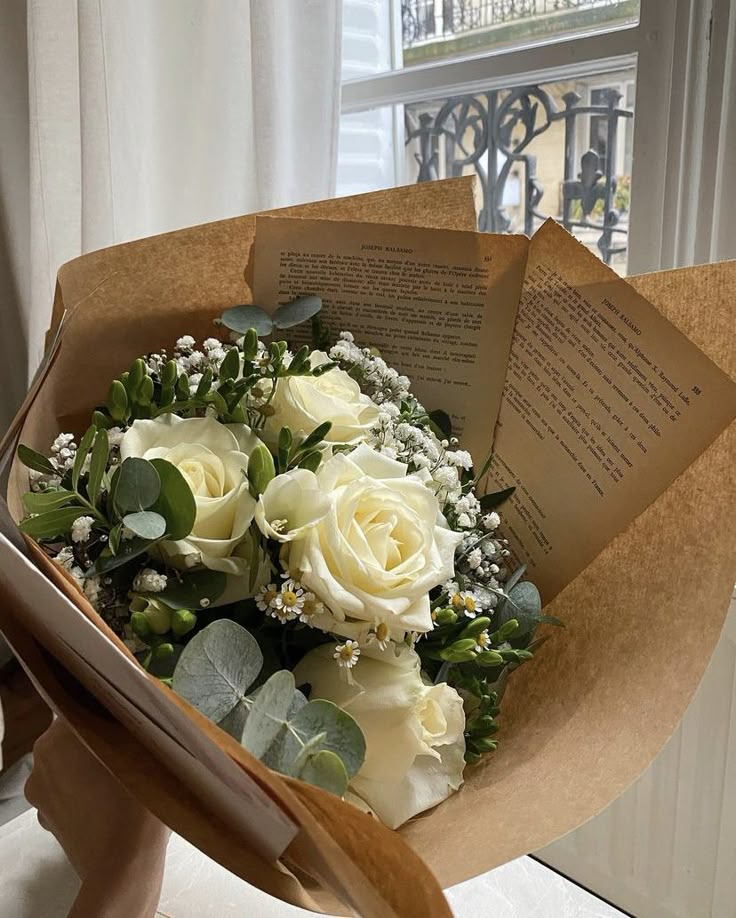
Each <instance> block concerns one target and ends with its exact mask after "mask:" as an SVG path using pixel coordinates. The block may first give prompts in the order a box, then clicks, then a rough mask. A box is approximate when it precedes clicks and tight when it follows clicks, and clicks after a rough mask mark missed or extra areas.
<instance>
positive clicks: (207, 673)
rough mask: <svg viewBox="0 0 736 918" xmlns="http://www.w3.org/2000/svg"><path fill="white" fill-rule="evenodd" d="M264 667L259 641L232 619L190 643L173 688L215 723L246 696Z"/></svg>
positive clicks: (185, 649)
mask: <svg viewBox="0 0 736 918" xmlns="http://www.w3.org/2000/svg"><path fill="white" fill-rule="evenodd" d="M262 666H263V654H262V653H261V649H260V647H259V646H258V641H256V639H255V638H254V637H253V635H251V634H250V632H248V631H246V630H245V628H242V627H241V626H240V625H238V624H236V623H235V622H233V621H230V620H229V619H224V618H223V619H219V620H218V621H215V622H212V624H211V625H208V626H207V627H206V628H204V629H203V630H202V631H200V632H199V634H196V635H195V636H194V637H193V638H192V639H191V641H190V642H189V643H188V644H187V646H186V647H185V648H184V651H183V652H182V655H181V657H180V658H179V663H178V664H177V667H176V669H175V670H174V679H173V689H174V691H175V692H176V693H177V694H179V695H181V696H182V698H185V699H186V700H187V701H189V702H190V703H191V704H193V705H194V707H195V708H198V709H199V710H200V711H201V712H202V713H203V714H204V715H205V716H206V717H209V718H210V719H211V720H214V721H215V723H217V722H218V721H221V720H222V719H223V718H224V717H226V716H227V715H228V714H229V713H230V712H231V711H232V710H233V708H234V707H235V706H236V705H237V704H239V703H240V702H241V701H242V700H243V698H244V697H245V693H246V691H247V690H248V688H249V687H250V685H251V684H252V683H253V681H254V680H255V678H256V677H257V675H258V673H259V672H260V671H261V667H262Z"/></svg>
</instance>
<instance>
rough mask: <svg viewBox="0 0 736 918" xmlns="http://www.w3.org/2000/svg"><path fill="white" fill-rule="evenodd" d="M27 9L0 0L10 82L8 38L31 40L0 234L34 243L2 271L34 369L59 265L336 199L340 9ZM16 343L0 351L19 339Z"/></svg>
mask: <svg viewBox="0 0 736 918" xmlns="http://www.w3.org/2000/svg"><path fill="white" fill-rule="evenodd" d="M23 5H24V4H23V2H22V0H0V32H3V31H4V30H5V29H6V28H7V29H8V30H14V31H15V34H14V35H13V36H12V37H11V36H10V32H9V31H8V32H6V33H5V34H6V37H7V38H8V41H7V46H8V50H11V46H14V54H15V63H16V67H15V70H14V74H13V75H14V77H15V78H17V76H18V74H17V70H18V65H19V64H20V51H19V49H18V42H19V41H20V42H22V41H23V40H24V39H27V49H28V57H27V63H28V82H27V94H26V98H24V99H22V100H21V102H20V103H19V104H15V105H13V106H12V111H11V100H8V99H7V97H6V98H5V100H4V102H3V103H2V108H0V127H3V128H4V125H5V118H6V117H7V118H10V117H11V115H12V118H13V122H14V123H13V125H8V127H12V128H13V136H12V137H11V136H10V135H9V134H8V135H6V138H5V140H4V141H0V144H5V143H7V144H12V152H13V153H14V154H16V159H18V160H20V159H21V158H22V157H18V156H17V153H18V150H19V149H21V147H22V144H23V142H24V138H23V136H22V132H23V129H24V128H25V130H26V132H27V142H28V147H27V150H28V157H29V159H30V170H28V169H27V167H25V166H24V164H23V163H21V162H20V161H19V162H18V163H17V164H16V169H15V175H13V176H9V175H8V172H7V168H6V171H5V173H2V172H1V171H0V195H2V196H6V192H7V193H10V191H12V192H13V193H14V194H17V193H18V191H19V183H20V184H21V185H25V187H26V188H27V186H28V184H29V185H30V205H29V208H30V209H29V212H28V214H24V213H23V210H24V209H23V206H21V205H19V206H18V207H16V208H15V209H14V211H13V213H11V214H10V215H8V208H5V214H6V216H5V220H4V223H5V226H4V227H0V228H4V229H5V234H6V236H7V237H12V239H13V240H14V243H15V244H16V246H20V248H21V249H22V247H23V245H25V244H27V245H28V247H29V248H28V252H27V253H25V252H23V251H20V252H19V253H18V254H17V257H16V258H15V259H13V260H12V261H13V263H12V264H11V265H10V270H11V271H12V272H13V273H14V275H15V276H14V277H13V281H14V283H13V286H14V288H15V289H14V291H13V293H14V296H15V298H16V300H19V301H20V307H19V311H20V322H19V323H18V324H19V325H20V326H21V328H22V332H23V333H24V335H25V338H26V344H27V349H28V357H29V359H28V369H29V371H31V372H32V371H33V368H34V366H35V364H36V363H37V361H38V359H39V357H40V355H41V350H42V346H43V333H44V331H45V329H46V324H47V319H48V315H49V309H50V304H51V300H52V297H53V290H54V280H55V275H56V271H57V269H58V267H59V265H60V264H62V263H63V262H64V261H67V260H68V259H70V258H74V257H75V256H77V255H79V254H81V253H83V252H86V251H90V250H92V249H96V248H100V247H103V246H107V245H111V244H113V243H116V242H122V241H125V240H128V239H133V238H136V237H140V236H147V235H151V234H154V233H160V232H164V231H167V230H171V229H176V228H179V227H181V226H186V225H192V224H196V223H202V222H206V221H209V220H216V219H219V218H222V217H228V216H233V215H236V214H239V213H244V212H248V211H252V210H256V209H261V208H267V207H273V206H278V205H281V204H290V203H297V202H299V201H306V200H312V199H318V198H324V197H328V196H329V195H330V194H332V193H333V192H334V175H335V167H336V152H337V130H338V119H339V96H340V36H341V9H342V2H341V0H299V2H294V0H153V2H142V0H53V2H48V0H27V4H26V5H27V20H26V21H24V18H25V17H22V16H21V15H19V9H20V8H21V7H22V6H23ZM26 28H27V33H26V35H25V36H23V35H21V34H20V32H21V30H23V31H26ZM3 47H4V42H3V43H0V51H2V49H3ZM6 68H8V69H10V62H9V60H8V59H6V61H5V64H2V63H0V76H5V73H4V71H5V69H6ZM16 81H17V80H16ZM7 85H8V84H7V82H6V83H4V87H5V86H7ZM10 89H15V90H16V95H18V94H20V95H21V96H22V95H23V90H24V87H22V86H20V87H13V86H11V87H10ZM5 91H6V90H5V88H4V90H3V93H5ZM26 99H27V101H26ZM21 109H25V110H27V122H26V125H22V124H21V119H22V116H23V114H24V113H25V112H24V111H21ZM2 116H5V117H2ZM2 152H3V147H2V146H0V153H2ZM0 169H1V167H0ZM24 171H25V174H23V173H24ZM3 177H4V179H5V181H3ZM4 189H5V190H4ZM0 204H2V201H0ZM2 214H3V208H2V207H0V217H2ZM29 227H30V229H29ZM28 236H30V239H28V238H27V237H28ZM19 237H20V238H19ZM0 246H2V240H1V239H0ZM1 269H2V265H1V264H0V270H1ZM26 272H27V274H28V276H29V279H30V281H29V282H28V278H26V277H21V278H18V277H17V275H18V274H19V273H21V274H24V273H26ZM13 337H15V338H16V340H8V338H7V337H6V339H5V340H4V341H2V342H0V348H3V349H5V348H15V349H18V348H21V347H22V344H21V342H19V341H18V340H17V335H14V336H13ZM4 363H5V361H3V364H4ZM14 368H15V378H14V380H13V383H14V385H15V388H17V363H16V365H14ZM1 382H2V379H1V377H0V383H1ZM23 382H25V381H23ZM3 388H4V390H5V392H6V393H7V391H8V388H7V387H3ZM6 397H7V395H6Z"/></svg>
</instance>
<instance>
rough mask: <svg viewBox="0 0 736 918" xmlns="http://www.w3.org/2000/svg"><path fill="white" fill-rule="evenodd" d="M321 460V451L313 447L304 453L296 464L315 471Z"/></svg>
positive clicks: (309, 470) (301, 467)
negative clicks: (309, 451) (310, 450)
mask: <svg viewBox="0 0 736 918" xmlns="http://www.w3.org/2000/svg"><path fill="white" fill-rule="evenodd" d="M321 462H322V453H321V452H320V451H319V450H318V449H313V450H312V452H311V453H305V454H304V455H303V456H302V457H301V459H300V460H299V462H298V463H297V464H298V466H299V468H300V469H306V470H307V471H308V472H316V471H317V469H318V468H319V465H320V463H321Z"/></svg>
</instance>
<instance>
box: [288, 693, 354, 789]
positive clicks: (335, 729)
mask: <svg viewBox="0 0 736 918" xmlns="http://www.w3.org/2000/svg"><path fill="white" fill-rule="evenodd" d="M289 725H290V727H291V729H292V730H293V731H294V733H296V734H297V735H298V737H299V740H301V743H302V744H303V745H304V746H306V745H307V744H309V746H310V751H311V753H312V754H316V753H317V752H319V751H320V750H322V749H326V750H329V751H330V752H334V753H335V754H336V755H338V756H339V757H340V759H341V760H342V762H343V763H344V765H345V770H346V772H347V773H348V776H349V777H351V778H352V777H353V775H355V774H357V772H358V770H359V769H360V766H361V765H362V764H363V760H364V759H365V737H364V736H363V731H362V730H361V729H360V727H359V726H358V725H357V723H356V722H355V721H354V720H353V718H352V717H351V716H350V715H349V714H348V713H347V712H346V711H343V710H342V709H341V708H338V706H337V705H335V704H333V703H332V702H331V701H324V700H323V699H318V700H316V701H310V702H309V704H306V705H305V706H304V707H303V708H301V710H300V711H298V712H297V713H296V714H295V715H294V717H293V718H291V719H290V721H289ZM287 737H288V734H287ZM292 739H293V740H294V744H293V745H292V744H291V743H290V742H289V740H288V738H287V741H286V746H287V748H288V749H290V750H291V751H292V752H293V751H296V753H297V755H299V754H300V753H301V752H302V749H300V748H298V747H299V745H300V744H299V740H297V739H296V738H295V737H293V736H292ZM302 748H303V747H302ZM294 758H296V756H294Z"/></svg>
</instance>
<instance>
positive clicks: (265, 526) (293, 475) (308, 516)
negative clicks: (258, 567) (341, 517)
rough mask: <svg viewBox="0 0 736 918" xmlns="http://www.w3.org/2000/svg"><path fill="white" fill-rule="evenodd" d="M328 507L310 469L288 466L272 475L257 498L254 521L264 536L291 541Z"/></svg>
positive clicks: (302, 534) (328, 503)
mask: <svg viewBox="0 0 736 918" xmlns="http://www.w3.org/2000/svg"><path fill="white" fill-rule="evenodd" d="M329 508H330V500H329V498H328V496H327V495H326V494H324V493H323V492H322V490H321V488H320V485H319V480H318V479H317V476H316V475H315V474H314V472H310V471H308V470H307V469H292V470H291V471H289V472H284V473H283V474H282V475H277V476H276V477H275V478H272V479H271V481H269V483H268V484H267V485H266V490H265V491H264V492H263V494H261V496H260V497H259V498H258V505H257V506H256V523H257V524H258V528H259V529H260V530H261V532H262V533H263V534H264V535H265V536H266V538H268V539H275V540H276V541H277V542H291V541H293V540H294V539H299V538H301V537H303V536H304V534H305V533H306V531H307V529H309V528H310V527H311V526H314V525H316V524H317V523H318V522H319V521H320V520H321V519H322V518H323V517H324V516H325V515H326V513H327V511H328V510H329Z"/></svg>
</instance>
